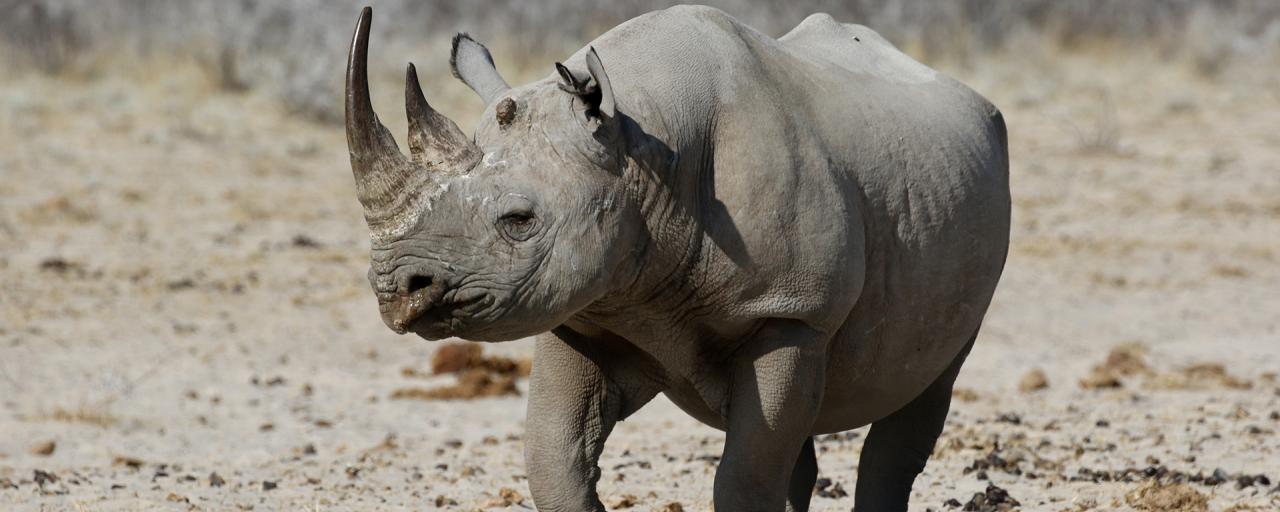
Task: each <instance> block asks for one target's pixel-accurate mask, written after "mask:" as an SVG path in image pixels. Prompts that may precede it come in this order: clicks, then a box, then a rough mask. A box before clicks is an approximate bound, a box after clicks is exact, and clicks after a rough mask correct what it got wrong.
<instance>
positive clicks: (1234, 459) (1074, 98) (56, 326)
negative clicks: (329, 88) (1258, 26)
mask: <svg viewBox="0 0 1280 512" xmlns="http://www.w3.org/2000/svg"><path fill="white" fill-rule="evenodd" d="M1242 68H1248V66H1242ZM1270 69H1274V67H1272V68H1270ZM1247 71H1249V70H1248V69H1239V70H1234V71H1231V72H1229V73H1227V74H1225V75H1222V76H1221V77H1219V78H1218V79H1216V80H1211V79H1207V78H1204V77H1200V76H1197V75H1195V74H1194V73H1192V72H1190V71H1189V70H1187V69H1186V68H1184V67H1181V66H1176V65H1160V64H1158V63H1156V62H1155V60H1154V58H1152V59H1144V58H1137V57H1133V58H1129V59H1126V60H1104V59H1087V58H1083V57H1068V56H1061V57H1056V58H1055V59H1054V60H1053V61H1052V62H1044V61H1041V62H1039V63H1034V62H1033V63H1025V62H1023V63H1019V64H1016V65H1015V64H1012V63H999V62H992V63H981V62H979V63H973V64H971V65H970V66H969V67H967V68H962V69H960V70H959V71H957V72H956V74H957V75H959V77H960V78H962V79H963V80H965V81H967V82H969V83H971V84H972V85H974V87H975V88H976V89H978V90H979V91H982V92H983V93H984V94H986V95H988V96H989V97H990V98H992V99H993V100H994V101H995V102H996V103H997V104H998V105H1000V106H1001V107H1002V108H1003V110H1004V112H1005V115H1006V118H1007V120H1008V124H1009V131H1010V134H1011V146H1012V149H1011V153H1012V160H1013V168H1012V175H1013V193H1014V199H1015V211H1014V228H1013V229H1014V232H1013V247H1012V250H1011V254H1010V256H1009V262H1008V266H1007V270H1006V273H1005V276H1004V280H1003V282H1002V284H1001V287H1000V289H999V291H998V293H997V295H996V299H995V304H994V306H993V307H992V309H991V312H990V314H989V315H988V320H987V322H986V326H985V329H984V331H983V333H982V336H981V339H980V340H979V342H978V344H977V346H976V348H975V349H974V351H973V355H972V356H971V357H970V360H969V363H968V364H967V365H966V367H965V369H964V372H963V373H962V375H961V377H960V382H959V384H958V385H959V386H960V388H961V389H959V390H958V391H957V398H958V399H957V400H956V402H955V405H954V407H953V411H952V414H951V416H950V419H949V424H948V427H947V429H946V432H945V433H944V435H943V438H942V440H941V441H940V442H939V445H938V449H937V453H936V454H935V457H934V458H933V460H932V461H931V462H930V464H929V466H928V468H927V469H926V471H925V473H924V475H922V476H921V477H920V479H919V480H918V481H917V483H916V487H915V493H914V497H913V499H914V501H913V504H912V510H917V511H920V510H927V509H932V510H958V509H959V507H961V506H964V505H965V504H967V503H969V502H971V501H973V504H972V505H971V506H970V507H971V509H975V510H995V509H999V508H1000V507H1002V506H1003V507H1010V506H1011V502H1008V501H1007V500H1005V503H1004V504H1003V505H1001V504H1000V503H999V502H1001V501H1002V499H1003V497H1004V495H1003V494H1002V493H1001V492H999V491H998V490H997V489H994V488H993V489H988V486H989V485H994V486H996V487H998V488H1000V489H1003V490H1004V491H1005V492H1006V493H1007V496H1009V497H1011V498H1012V499H1013V500H1016V501H1017V502H1018V503H1020V504H1021V508H1023V509H1026V510H1073V511H1074V510H1113V509H1125V510H1128V509H1139V510H1228V509H1230V510H1277V509H1280V486H1278V484H1280V437H1277V435H1276V431H1277V430H1280V382H1277V377H1276V373H1275V372H1276V371H1277V370H1280V330H1278V328H1277V327H1278V326H1280V314H1278V313H1280V293H1277V290H1280V261H1278V260H1280V179H1277V177H1278V176H1280V174H1277V173H1278V172H1280V130H1277V129H1276V127H1277V126H1280V108H1278V107H1280V95H1277V93H1276V91H1277V90H1280V87H1278V85H1280V84H1277V80H1278V79H1277V77H1276V76H1274V73H1272V74H1271V75H1272V76H1267V74H1266V73H1265V70H1262V71H1259V70H1255V71H1258V72H1257V73H1256V74H1257V75H1258V76H1252V75H1251V74H1250V73H1248V72H1247ZM193 76H194V75H193V74H192V73H186V72H176V73H164V74H157V76H151V77H141V78H142V80H140V82H142V85H139V84H138V83H134V82H129V81H125V80H122V79H118V78H109V77H103V78H97V79H87V80H77V81H65V80H54V79H47V78H39V77H31V76H27V77H21V78H13V77H10V78H3V79H0V290H3V291H2V292H0V433H2V434H0V503H4V504H6V505H4V506H3V507H0V508H4V509H5V510H15V509H16V510H138V509H173V510H183V509H201V510H286V509H287V510H297V509H306V510H349V509H361V510H371V509H386V510H398V509H412V510H418V509H423V508H427V509H430V508H432V507H440V508H445V509H463V510H473V509H502V508H512V509H517V510H518V509H527V508H531V507H532V504H531V502H530V500H528V499H527V498H526V497H525V496H527V494H528V491H527V486H526V484H525V481H524V478H523V476H522V475H523V471H524V470H523V457H522V441H521V437H520V436H521V432H522V426H521V424H522V421H523V417H524V401H523V399H522V398H520V397H519V396H505V397H497V398H483V399H475V400H463V401H438V400H416V399H395V398H392V397H393V396H404V395H406V394H408V395H410V396H412V395H413V393H412V392H409V393H405V392H403V390H405V389H417V388H430V387H433V386H440V385H445V384H449V383H451V382H453V379H454V377H452V376H449V375H442V376H433V375H430V373H431V372H430V360H431V357H432V354H433V352H434V351H435V350H436V348H437V347H438V346H439V345H438V344H432V343H427V342H424V341H421V340H418V339H414V338H409V337H397V336H395V335H393V334H392V333H391V332H390V331H388V330H387V329H386V328H385V327H384V326H383V325H382V324H381V322H380V321H379V320H378V317H377V313H376V307H375V304H374V300H373V296H372V294H370V293H369V291H368V290H367V283H366V282H365V278H364V275H365V269H366V264H367V261H366V258H367V243H368V242H367V238H366V234H365V231H364V225H363V221H362V220H361V216H360V211H359V207H358V204H357V203H356V201H355V196H354V194H353V186H352V183H351V177H350V174H349V167H348V164H347V161H346V154H345V147H346V145H345V139H344V138H343V135H342V133H341V131H340V130H339V129H337V128H335V127H331V126H317V125H314V124H310V123H307V122H305V121H302V120H298V119H295V118H291V117H289V116H288V115H286V114H285V113H284V112H282V111H281V110H280V108H279V107H278V106H277V105H276V104H275V103H273V102H272V101H270V100H268V99H266V98H264V97H259V96H256V95H252V94H249V95H243V94H230V93H224V92H220V91H216V90H211V89H209V88H208V87H207V86H206V85H204V82H203V81H201V80H199V79H197V78H193ZM380 95H381V96H385V101H386V104H385V105H386V106H383V103H379V108H380V109H382V110H383V111H384V115H383V117H384V118H388V119H389V120H391V123H392V124H393V125H394V126H393V129H394V131H395V132H396V133H402V132H403V130H402V127H403V121H402V120H401V117H402V116H401V115H400V111H399V110H398V109H395V108H394V105H395V102H393V101H391V100H393V99H395V98H396V97H397V96H398V90H397V89H386V90H383V91H382V93H381V94H380ZM335 101H338V99H337V98H335ZM462 124H463V125H464V126H466V125H469V124H470V122H468V121H467V120H464V122H463V123H462ZM487 350H488V353H496V354H502V355H507V356H510V357H515V358H521V357H527V356H528V355H529V354H530V352H531V347H530V344H529V343H528V342H515V343H509V344H501V345H492V346H489V347H487ZM1214 365H1220V366H1214ZM1035 371H1040V372H1042V377H1043V382H1040V383H1038V382H1037V380H1038V379H1036V378H1035V376H1034V375H1032V376H1028V374H1029V373H1033V372H1035ZM1024 384H1025V386H1024ZM1038 384H1043V385H1044V386H1043V388H1042V389H1036V390H1030V391H1023V390H1021V389H1020V388H1021V387H1026V388H1028V389H1030V388H1035V387H1038ZM517 386H518V389H520V390H523V389H524V386H525V384H524V382H523V381H520V382H518V384H517ZM398 390H401V391H402V393H400V394H399V395H397V394H396V392H397V391H398ZM864 434H865V429H863V430H858V431H853V432H850V433H846V434H841V435H833V436H824V437H823V438H821V439H820V441H819V449H820V451H821V453H820V455H819V459H820V465H821V467H822V477H823V478H825V479H829V483H827V484H826V485H825V487H824V488H823V489H822V490H821V491H820V492H819V494H818V496H817V497H816V498H815V506H816V509H817V510H848V509H850V508H851V506H852V497H851V496H846V495H845V494H846V493H852V490H853V488H854V478H855V467H856V465H857V454H858V451H859V449H860V446H861V440H862V436H863V435H864ZM722 438H723V436H722V434H720V433H718V432H716V431H714V430H712V429H710V428H707V427H704V426H701V425H699V424H697V423H696V422H694V421H693V420H691V419H689V418H687V417H686V416H684V415H683V414H682V413H681V412H680V411H679V410H677V409H676V408H675V407H674V406H672V405H671V404H670V403H668V402H666V401H665V400H661V399H659V400H657V401H655V402H654V403H653V404H651V405H650V406H648V407H647V408H645V409H644V410H642V411H641V412H640V413H638V414H637V415H636V416H634V417H633V418H632V419H630V420H628V421H626V422H625V423H623V424H621V425H620V426H619V427H618V428H617V430H616V431H615V433H614V435H613V437H612V438H611V439H610V442H609V444H608V446H607V448H606V450H605V455H604V460H603V462H602V464H601V465H602V467H603V468H604V477H603V481H602V483H601V495H602V497H603V498H604V500H605V502H606V503H607V504H608V505H609V506H610V507H611V508H613V509H624V508H628V507H630V508H632V509H636V510H666V511H672V510H681V509H683V510H709V509H710V497H711V485H712V474H713V472H714V470H715V465H716V461H717V456H718V454H719V449H720V443H721V440H722ZM1130 469H1131V470H1132V471H1128V470H1130ZM1258 475H1265V476H1264V477H1262V478H1259V477H1258ZM975 493H980V494H981V495H982V497H983V500H985V501H986V503H985V505H984V504H983V500H975V498H974V495H975ZM951 500H954V501H951ZM673 503H678V504H680V505H681V507H682V508H677V507H676V506H674V505H672V504H673Z"/></svg>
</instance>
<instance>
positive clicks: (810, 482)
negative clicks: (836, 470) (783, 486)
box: [787, 437, 818, 512]
mask: <svg viewBox="0 0 1280 512" xmlns="http://www.w3.org/2000/svg"><path fill="white" fill-rule="evenodd" d="M817 481H818V454H817V453H816V452H815V451H814V448H813V438H812V437H810V438H809V440H808V441H805V442H804V447H803V448H801V449H800V457H799V458H797V459H796V466H795V467H794V468H792V469H791V487H790V488H788V489H787V512H808V510H809V499H810V498H812V497H813V486H814V484H815V483H817Z"/></svg>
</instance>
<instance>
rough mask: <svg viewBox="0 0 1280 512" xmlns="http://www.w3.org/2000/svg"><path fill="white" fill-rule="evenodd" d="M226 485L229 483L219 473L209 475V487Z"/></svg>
mask: <svg viewBox="0 0 1280 512" xmlns="http://www.w3.org/2000/svg"><path fill="white" fill-rule="evenodd" d="M226 483H227V481H226V480H223V479H222V476H220V475H218V472H216V471H215V472H213V473H209V487H222V486H223V485H226Z"/></svg>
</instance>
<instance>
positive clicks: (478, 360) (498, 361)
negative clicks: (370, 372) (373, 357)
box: [401, 343, 533, 377]
mask: <svg viewBox="0 0 1280 512" xmlns="http://www.w3.org/2000/svg"><path fill="white" fill-rule="evenodd" d="M532 367H533V364H532V362H531V361H530V360H529V359H528V358H523V359H512V358H509V357H502V356H485V355H484V345H482V344H480V343H449V344H446V345H443V346H441V347H440V348H439V349H438V350H436V353H435V355H434V356H432V358H431V374H432V375H443V374H447V373H461V372H465V371H467V370H477V369H478V370H484V371H487V372H490V373H496V374H499V375H515V376H519V377H527V376H528V375H529V371H530V370H531V369H532ZM401 374H403V375H404V376H406V377H417V376H422V372H419V371H417V370H415V369H413V368H404V369H402V370H401Z"/></svg>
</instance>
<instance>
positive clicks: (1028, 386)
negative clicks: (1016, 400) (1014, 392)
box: [1018, 368, 1049, 393]
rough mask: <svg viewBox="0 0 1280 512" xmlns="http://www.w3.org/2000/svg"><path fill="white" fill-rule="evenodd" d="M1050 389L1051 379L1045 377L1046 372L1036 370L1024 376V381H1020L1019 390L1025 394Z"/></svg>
mask: <svg viewBox="0 0 1280 512" xmlns="http://www.w3.org/2000/svg"><path fill="white" fill-rule="evenodd" d="M1048 387H1049V378H1048V377H1045V375H1044V371H1043V370H1041V369H1039V368H1036V369H1033V370H1031V371H1029V372H1027V373H1026V374H1024V375H1023V376H1022V380H1019V381H1018V390H1019V391H1021V392H1023V393H1030V392H1032V391H1039V390H1042V389H1045V388H1048Z"/></svg>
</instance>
